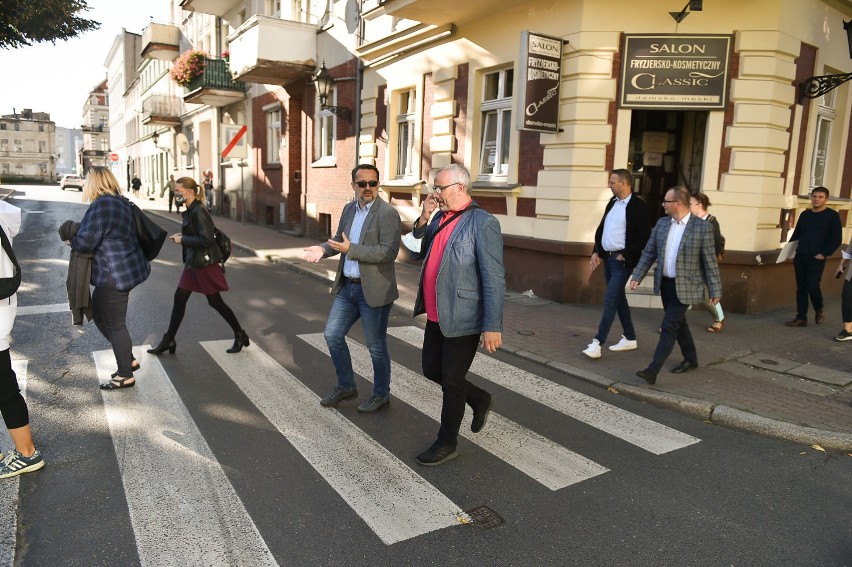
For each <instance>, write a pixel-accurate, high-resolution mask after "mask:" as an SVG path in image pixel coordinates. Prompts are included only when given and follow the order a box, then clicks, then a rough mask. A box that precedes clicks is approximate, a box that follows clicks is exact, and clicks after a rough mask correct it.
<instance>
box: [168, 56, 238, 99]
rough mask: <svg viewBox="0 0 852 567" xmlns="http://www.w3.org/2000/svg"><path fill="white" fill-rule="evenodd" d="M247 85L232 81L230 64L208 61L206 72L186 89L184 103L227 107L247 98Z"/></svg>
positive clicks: (222, 61) (213, 60) (219, 60)
mask: <svg viewBox="0 0 852 567" xmlns="http://www.w3.org/2000/svg"><path fill="white" fill-rule="evenodd" d="M245 90H246V85H245V83H240V82H238V81H234V80H233V79H231V71H230V70H229V69H228V62H227V61H225V60H224V59H208V60H207V65H206V66H205V67H204V72H203V73H202V74H200V75H199V76H197V77H195V78H194V79H192V81H191V82H190V83H189V85H187V87H186V94H185V95H184V96H183V101H184V102H189V103H192V104H207V105H209V106H227V105H229V104H232V103H234V102H237V101H240V100H242V99H243V98H244V97H245Z"/></svg>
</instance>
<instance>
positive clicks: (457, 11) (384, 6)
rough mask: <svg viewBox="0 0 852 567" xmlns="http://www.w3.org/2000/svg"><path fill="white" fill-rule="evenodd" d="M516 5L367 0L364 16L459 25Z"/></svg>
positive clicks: (497, 0) (478, 0)
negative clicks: (385, 16) (386, 16)
mask: <svg viewBox="0 0 852 567" xmlns="http://www.w3.org/2000/svg"><path fill="white" fill-rule="evenodd" d="M185 1H186V0H185ZM517 4H518V2H516V1H515V0H465V1H464V2H459V1H458V0H367V1H365V2H364V5H363V9H362V12H363V13H362V15H363V16H364V18H365V19H367V20H372V19H374V18H377V17H379V16H382V15H388V16H394V17H396V18H405V19H408V20H415V21H417V22H422V23H424V24H433V25H436V26H442V25H445V24H450V23H455V24H456V25H458V24H462V23H466V22H469V21H472V20H474V19H477V18H481V17H483V16H487V15H490V14H494V13H495V12H498V11H500V10H503V9H505V8H507V7H510V6H516V5H517Z"/></svg>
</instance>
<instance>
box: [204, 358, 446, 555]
mask: <svg viewBox="0 0 852 567" xmlns="http://www.w3.org/2000/svg"><path fill="white" fill-rule="evenodd" d="M231 342H232V341H207V342H202V343H201V346H203V347H204V348H205V349H206V350H207V352H208V353H209V354H210V356H211V357H212V358H213V360H215V361H216V363H217V364H219V366H221V367H222V369H223V370H224V371H225V372H226V373H227V374H228V376H229V377H230V378H231V380H233V381H234V383H235V384H236V385H237V386H238V387H239V388H240V389H241V390H242V391H243V393H245V395H246V396H247V397H248V398H249V399H250V400H251V401H252V403H253V404H254V405H255V406H257V408H258V409H259V410H260V411H261V412H262V413H263V415H264V416H266V419H268V420H269V421H270V422H271V423H272V424H273V425H275V427H276V428H277V429H278V431H280V432H281V434H282V435H284V436H285V437H286V438H287V440H288V441H289V442H290V443H291V444H292V445H293V447H294V448H295V449H296V450H297V451H299V453H301V455H302V456H303V457H304V458H305V460H307V461H308V463H310V464H311V466H313V467H314V469H316V471H317V472H318V473H319V474H320V475H322V477H323V478H324V479H325V480H326V481H327V482H328V483H329V485H331V487H332V488H333V489H334V490H335V491H336V492H337V493H338V494H339V495H340V496H341V497H342V498H343V500H344V501H345V502H346V503H347V504H349V506H350V507H351V508H352V509H353V510H354V511H355V512H356V513H357V514H358V515H359V516H360V517H361V518H362V519H363V520H364V521H365V522H366V523H367V525H368V526H370V528H371V529H372V530H373V531H374V532H375V533H376V535H377V536H378V537H379V538H380V539H381V540H382V541H383V542H384V543H385V544H386V545H390V544H393V543H396V542H399V541H403V540H406V539H409V538H413V537H416V536H419V535H422V534H425V533H429V532H432V531H434V530H438V529H442V528H446V527H449V526H453V525H458V523H459V522H458V516H459V514H461V512H460V511H461V507H459V506H458V505H456V504H454V503H453V502H452V501H450V500H449V499H448V498H447V497H446V496H444V494H442V493H441V492H440V491H439V490H438V489H436V488H435V487H434V486H432V485H431V484H429V483H428V482H427V481H426V480H425V479H423V478H422V477H421V476H419V475H418V474H416V473H415V472H414V471H413V470H411V468H409V467H408V466H407V465H406V464H405V463H403V462H402V461H400V460H399V459H397V458H396V457H395V456H394V455H393V454H392V453H390V452H389V451H388V450H387V449H385V448H384V447H382V446H381V445H379V444H378V443H377V442H376V441H375V440H374V439H373V438H371V437H370V436H369V435H367V434H366V433H364V432H363V431H362V430H361V429H360V428H358V427H357V426H355V425H354V424H353V423H352V422H350V421H349V420H347V419H346V418H345V417H343V416H342V415H341V414H340V413H338V412H337V411H335V410H333V409H328V408H324V407H322V406H320V404H319V397H318V396H317V395H316V394H315V393H314V392H313V391H312V390H310V389H309V388H308V387H307V386H305V385H304V384H302V382H300V381H299V380H298V379H297V378H296V377H295V376H293V375H292V374H291V373H290V372H288V371H287V370H286V369H285V368H283V367H282V366H281V365H279V364H278V363H277V362H276V361H275V360H273V359H272V357H270V356H269V355H268V354H266V353H265V352H263V350H261V349H260V348H259V347H258V346H257V344H254V345H252V347H251V348H249V349H245V350H243V351H242V352H241V353H239V354H238V355H235V354H227V353H226V352H225V350H226V349H227V348H228V347H229V346H230V345H231Z"/></svg>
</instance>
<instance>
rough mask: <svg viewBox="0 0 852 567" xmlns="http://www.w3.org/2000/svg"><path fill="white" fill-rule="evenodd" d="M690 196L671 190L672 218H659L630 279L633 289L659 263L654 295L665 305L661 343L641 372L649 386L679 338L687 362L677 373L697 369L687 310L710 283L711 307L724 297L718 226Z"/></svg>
mask: <svg viewBox="0 0 852 567" xmlns="http://www.w3.org/2000/svg"><path fill="white" fill-rule="evenodd" d="M689 197H690V195H689V191H688V190H687V189H686V188H685V187H673V188H671V189H669V190H668V192H667V193H666V196H665V200H664V201H663V207H665V210H666V214H667V215H668V217H663V218H661V219H660V220H659V221H657V225H656V226H655V227H654V231H653V232H652V233H651V238H649V239H648V244H646V245H645V249H644V250H643V251H642V257H641V258H640V259H639V264H637V266H636V269H635V270H634V271H633V276H632V280H631V281H630V289H636V287H637V286H638V285H639V283H640V282H641V281H642V278H644V277H645V274H647V273H648V270H650V269H651V265H652V264H653V263H654V262H655V261H656V262H657V268H656V269H655V270H654V293H656V294H658V295H660V296H662V300H663V307H664V309H665V313H664V315H663V323H662V326H661V333H660V342H659V343H657V350H656V351H655V352H654V358H653V360H651V364H649V365H648V368H646V369H645V370H640V371H638V372H637V373H636V375H637V376H639V377H640V378H642V379H643V380H645V381H646V382H648V383H649V384H653V383H655V382H656V381H657V374H659V372H660V368H662V366H663V363H664V362H665V361H666V359H667V358H668V357H669V355H670V354H671V352H672V350H674V345H675V341H676V342H677V344H679V345H680V350H681V352H682V353H683V361H682V362H681V363H680V364H678V365H677V366H675V367H674V368H673V369H672V372H674V373H675V374H681V373H683V372H687V371H689V370H692V369H693V368H697V367H698V352H697V351H696V349H695V341H693V340H692V333H690V331H689V325H687V323H686V310H687V309H689V305H690V304H692V303H702V302H704V300H705V295H704V294H705V287H707V288H709V290H710V303H711V304H712V305H715V304H716V303H718V302H719V299H721V297H722V280H721V278H720V277H719V265H718V264H717V263H716V245H715V243H714V241H713V227H712V226H711V224H710V223H709V222H707V221H705V220H702V219H700V218H698V217H696V216H693V215H691V214H690V213H689Z"/></svg>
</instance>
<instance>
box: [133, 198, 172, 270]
mask: <svg viewBox="0 0 852 567" xmlns="http://www.w3.org/2000/svg"><path fill="white" fill-rule="evenodd" d="M127 202H128V203H130V208H131V209H132V210H133V219H134V220H135V222H136V238H137V239H138V240H139V246H140V247H141V248H142V253H143V254H144V255H145V259H146V260H148V261H149V262H151V261H152V260H153V259H154V258H156V257H157V255H158V254H159V253H160V250H161V249H162V248H163V243H164V242H165V241H166V236H167V233H166V231H165V230H163V229H162V228H160V226H159V225H158V224H157V223H155V222H154V221H152V220H151V219H150V218H148V215H146V214H145V213H143V212H142V209H140V208H139V207H137V206H136V204H135V203H133V202H132V201H130V200H127Z"/></svg>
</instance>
